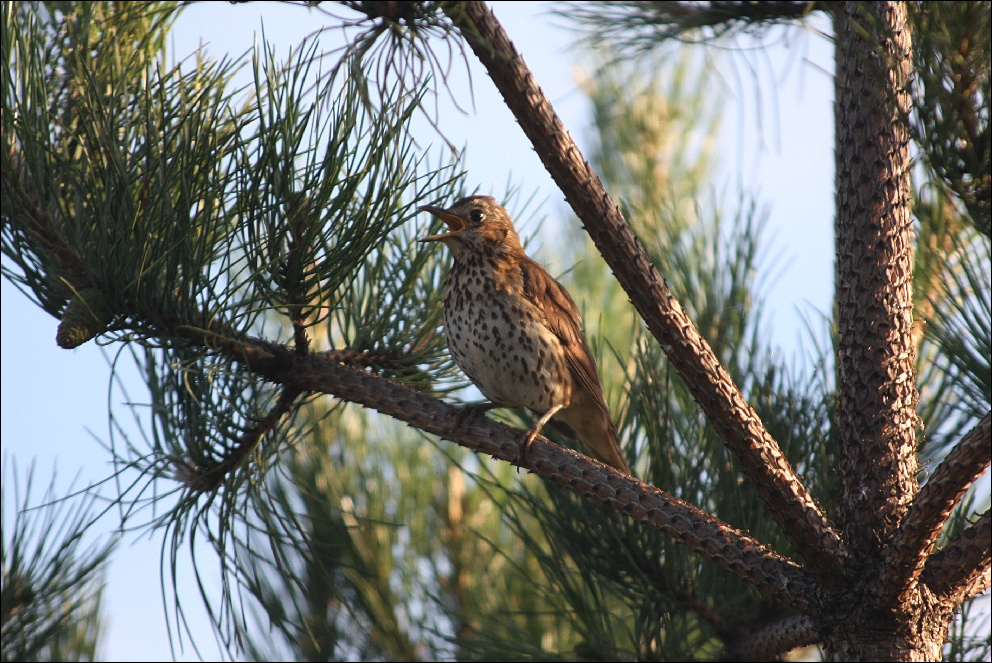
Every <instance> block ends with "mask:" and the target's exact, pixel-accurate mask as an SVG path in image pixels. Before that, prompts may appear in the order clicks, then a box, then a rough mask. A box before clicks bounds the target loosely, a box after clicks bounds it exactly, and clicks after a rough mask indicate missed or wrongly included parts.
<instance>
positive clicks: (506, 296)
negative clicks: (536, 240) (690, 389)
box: [420, 196, 630, 474]
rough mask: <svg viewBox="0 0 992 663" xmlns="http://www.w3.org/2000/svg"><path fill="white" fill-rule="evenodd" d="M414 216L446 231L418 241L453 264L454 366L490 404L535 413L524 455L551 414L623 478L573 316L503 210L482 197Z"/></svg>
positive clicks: (450, 336) (447, 319) (450, 326)
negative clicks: (429, 217) (434, 220)
mask: <svg viewBox="0 0 992 663" xmlns="http://www.w3.org/2000/svg"><path fill="white" fill-rule="evenodd" d="M420 209H421V210H424V211H427V212H430V213H431V214H433V215H434V216H436V217H438V218H440V219H441V220H442V221H444V222H445V223H446V224H447V225H448V232H446V233H442V234H439V235H432V236H430V237H425V238H424V239H422V240H421V241H422V242H443V243H444V244H445V245H446V246H447V247H448V249H449V250H450V251H451V253H452V255H453V256H454V259H455V261H454V265H453V266H452V268H451V272H450V273H449V274H448V278H447V279H446V280H445V283H444V326H445V335H446V337H447V341H448V347H449V348H450V349H451V354H452V356H453V357H454V359H455V362H456V363H457V364H458V366H459V367H461V369H462V370H463V371H465V373H466V375H468V377H469V378H470V379H471V380H472V382H473V383H475V385H476V386H477V387H478V388H479V389H480V390H481V391H482V393H483V394H485V396H486V397H487V398H488V399H489V400H491V401H492V402H493V405H494V406H496V407H511V408H512V407H526V408H530V409H531V410H533V411H534V412H537V413H539V414H541V415H542V416H541V418H540V419H539V420H538V421H537V423H536V424H535V425H534V426H533V427H532V428H531V429H530V430H529V431H528V432H527V434H526V436H525V437H524V442H523V447H522V450H523V452H526V449H527V446H528V445H529V444H530V443H531V442H532V441H533V439H534V437H536V436H537V434H538V433H539V432H540V431H541V428H542V427H543V426H544V425H545V424H546V423H547V422H548V420H549V419H552V417H553V419H554V420H553V422H552V423H556V424H564V426H560V427H561V428H562V429H564V430H565V432H566V433H568V432H569V431H571V432H574V436H577V437H578V439H579V441H580V442H581V443H582V444H583V446H584V447H585V449H586V451H587V452H588V453H589V454H590V455H591V456H592V457H593V458H595V459H597V460H599V461H601V462H603V463H606V464H608V465H612V466H613V467H615V468H616V469H618V470H620V471H621V472H625V473H627V474H630V466H628V465H627V461H626V460H624V458H623V456H622V455H621V453H620V448H619V446H618V444H617V430H616V427H615V426H614V424H613V420H612V419H611V418H610V412H609V410H608V409H607V407H606V401H605V399H604V398H603V387H602V385H601V384H600V382H599V376H598V375H597V373H596V361H595V360H594V359H593V357H592V353H591V352H590V351H589V345H588V344H587V343H586V339H585V336H584V335H583V333H582V319H581V317H580V316H579V309H578V307H577V306H576V305H575V302H574V301H572V298H571V296H570V295H569V294H568V292H567V291H566V290H565V288H563V287H562V285H561V284H560V283H558V282H557V281H556V280H554V279H553V278H551V276H550V275H549V274H548V273H547V272H546V271H545V270H544V268H543V267H541V266H540V265H539V264H537V263H536V262H534V261H533V260H531V259H530V258H529V257H528V256H527V254H525V253H524V249H523V246H522V245H521V243H520V238H519V237H518V236H517V233H516V231H514V229H513V223H512V222H511V221H510V217H509V216H508V215H507V213H506V210H504V209H503V207H502V206H501V205H499V203H497V202H496V200H495V199H493V198H490V197H489V196H469V197H468V198H462V199H461V200H459V201H458V202H456V203H455V204H454V205H453V206H452V207H451V208H450V209H441V208H439V207H421V208H420Z"/></svg>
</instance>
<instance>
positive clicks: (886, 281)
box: [824, 2, 950, 661]
mask: <svg viewBox="0 0 992 663" xmlns="http://www.w3.org/2000/svg"><path fill="white" fill-rule="evenodd" d="M834 21H835V34H836V42H837V43H836V49H837V54H836V58H837V65H836V66H837V71H836V76H835V81H836V83H835V85H836V108H835V113H836V131H837V137H836V141H837V151H836V155H837V157H836V158H837V163H836V167H837V219H836V250H837V262H836V288H837V291H836V294H835V297H836V307H837V326H838V329H837V333H838V355H837V401H838V403H837V407H838V409H837V415H838V430H839V434H840V440H839V444H840V447H839V458H838V475H839V476H838V479H839V486H838V489H839V493H840V494H839V500H838V514H837V516H838V525H839V526H840V527H841V529H842V531H843V532H844V536H845V539H846V541H847V543H848V545H849V546H850V550H851V552H852V555H853V563H852V565H851V571H852V573H851V576H850V577H849V583H850V584H849V585H848V588H847V590H848V591H846V592H841V593H839V594H838V595H835V596H836V597H837V598H836V605H834V606H830V607H828V609H827V610H826V611H825V614H826V615H827V620H828V622H829V623H827V624H825V627H826V630H827V632H826V633H825V634H824V636H825V645H826V654H827V656H828V658H830V659H832V660H876V661H884V660H902V661H917V660H938V659H939V658H940V654H941V645H942V643H943V639H944V636H945V635H946V633H947V624H948V619H949V616H950V615H949V611H947V610H946V609H945V608H942V607H941V606H940V605H939V604H938V602H937V601H936V600H934V599H933V598H932V595H929V593H928V591H927V590H926V588H925V587H922V586H919V587H918V588H917V589H916V590H915V591H914V592H913V593H912V595H911V596H894V595H893V592H886V588H885V587H884V586H882V583H880V582H879V579H880V578H881V577H882V575H883V574H882V569H883V568H884V564H885V551H886V548H887V546H889V545H890V544H891V542H892V539H893V535H894V534H895V532H896V530H897V528H898V526H899V524H900V522H901V521H902V519H903V517H904V516H905V514H906V511H907V509H908V508H909V505H910V503H911V502H912V500H913V498H914V496H915V495H916V493H917V491H918V489H919V485H918V483H917V478H916V475H917V462H916V434H915V433H916V428H917V426H916V404H917V399H918V392H917V387H916V376H915V370H914V365H915V351H914V345H913V336H912V332H913V329H912V312H913V308H912V301H913V297H912V276H913V231H912V220H911V217H910V181H909V167H910V160H909V137H908V131H907V127H906V124H905V116H906V113H907V112H908V108H909V100H908V94H907V84H908V81H909V75H910V67H911V61H910V40H911V36H910V33H909V30H908V26H907V23H906V7H905V6H904V5H903V4H902V3H897V2H872V3H857V2H849V3H845V4H844V5H843V6H842V7H838V9H837V11H836V13H835V18H834ZM842 595H843V599H842V598H840V597H841V596H842Z"/></svg>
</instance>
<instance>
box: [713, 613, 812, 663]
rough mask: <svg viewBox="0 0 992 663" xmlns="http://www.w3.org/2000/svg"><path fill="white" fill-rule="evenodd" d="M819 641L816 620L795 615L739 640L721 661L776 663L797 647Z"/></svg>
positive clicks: (724, 654)
mask: <svg viewBox="0 0 992 663" xmlns="http://www.w3.org/2000/svg"><path fill="white" fill-rule="evenodd" d="M819 641H820V635H819V634H818V633H817V632H816V626H815V624H814V623H813V620H812V619H810V618H809V617H807V616H806V615H795V616H792V617H786V618H785V619H783V620H780V621H778V622H775V623H774V624H771V625H770V626H766V627H765V628H762V629H759V630H758V631H755V632H754V633H751V634H749V635H747V636H746V637H742V638H740V639H739V640H736V641H735V642H734V643H733V644H732V645H731V646H730V647H728V648H727V650H726V651H725V652H724V653H723V656H722V660H724V661H776V660H781V659H782V656H783V655H785V654H787V653H789V652H790V651H792V650H793V649H796V648H797V647H806V646H808V645H812V644H815V643H817V642H819Z"/></svg>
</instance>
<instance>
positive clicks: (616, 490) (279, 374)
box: [182, 327, 818, 610]
mask: <svg viewBox="0 0 992 663" xmlns="http://www.w3.org/2000/svg"><path fill="white" fill-rule="evenodd" d="M182 331H183V334H184V335H185V336H186V337H187V338H188V339H189V340H190V341H194V342H195V340H194V339H195V338H196V336H197V331H196V330H195V329H194V328H192V327H183V328H182ZM199 343H201V344H203V345H204V346H206V345H207V344H209V346H210V347H212V348H213V349H214V350H216V351H219V352H221V353H223V354H225V355H226V356H227V357H228V358H229V359H231V360H233V361H237V362H242V363H244V364H246V365H247V366H248V367H249V368H250V369H251V370H253V371H255V372H256V373H257V374H258V375H260V376H262V377H263V378H265V379H267V380H270V381H272V382H276V383H279V384H282V385H283V386H284V387H285V388H287V389H295V390H299V391H300V392H314V393H323V394H328V395H332V396H335V397H337V398H340V399H342V400H345V401H349V402H352V403H357V404H359V405H362V406H364V407H366V408H370V409H373V410H377V411H379V412H381V413H382V414H386V415H389V416H391V417H394V418H396V419H398V420H400V421H403V422H406V423H407V424H410V425H411V426H413V427H415V428H418V429H420V430H423V431H425V432H428V433H432V434H435V435H438V436H440V437H442V438H444V439H446V440H451V441H452V442H455V443H457V444H460V445H462V446H464V447H467V448H469V449H472V450H473V451H476V452H480V453H485V454H488V455H490V456H493V457H494V458H498V459H500V460H505V461H508V462H511V463H514V464H516V465H518V466H519V467H522V468H525V469H529V470H531V471H533V472H534V473H535V474H538V475H539V476H542V477H544V478H545V479H548V480H550V481H553V482H555V483H559V484H561V485H564V486H566V487H568V488H570V489H572V490H574V491H576V492H577V493H579V494H581V495H584V496H585V497H587V498H589V499H592V500H594V501H597V502H600V503H601V504H604V505H606V506H609V507H610V508H612V509H615V510H617V511H620V512H622V513H626V514H627V515H628V516H630V517H631V518H633V519H635V520H637V521H639V522H642V523H644V524H646V525H648V526H650V527H653V528H655V529H658V530H659V531H661V532H664V533H665V534H667V535H669V536H671V537H673V538H675V539H677V540H679V541H681V542H682V543H685V544H686V545H688V546H689V547H690V548H692V549H693V550H695V551H696V552H698V553H699V554H700V555H702V556H704V557H707V558H709V559H712V560H713V561H715V562H716V563H717V564H719V565H720V566H723V567H724V568H726V569H728V570H730V571H732V572H733V573H735V574H737V575H739V576H741V577H742V578H744V579H745V580H747V581H748V582H749V583H751V584H752V585H753V586H754V587H755V588H757V589H758V590H759V591H760V592H762V593H764V594H768V595H769V596H772V597H774V598H777V599H779V600H782V601H784V602H786V603H788V604H790V605H792V606H794V607H796V608H797V609H800V610H802V609H809V606H810V604H811V603H812V602H814V601H815V597H816V596H817V595H818V589H817V586H816V583H815V581H814V580H813V579H812V577H811V576H809V574H808V573H807V572H806V571H805V570H803V569H802V568H801V567H799V566H798V565H796V564H795V563H793V562H791V561H790V560H788V559H785V558H783V557H781V556H780V555H778V554H776V553H774V552H772V551H770V550H768V549H766V548H764V546H762V545H761V544H760V543H758V542H757V541H755V540H753V539H751V538H750V537H748V536H746V535H745V534H743V533H741V532H739V531H737V530H735V529H734V528H732V527H730V526H729V525H727V524H726V523H723V522H722V521H720V520H718V519H717V518H714V517H713V516H710V515H709V514H707V513H705V512H703V511H701V510H700V509H698V508H696V507H694V506H692V505H690V504H688V503H686V502H683V501H682V500H679V499H677V498H675V497H672V496H671V495H668V494H666V493H664V492H663V491H661V490H658V489H656V488H654V487H651V486H647V485H645V484H643V483H641V482H639V481H637V480H635V479H633V478H631V477H628V476H626V475H623V474H621V473H619V472H617V471H615V470H613V469H612V468H609V467H607V466H605V465H602V464H600V463H597V462H596V461H593V460H592V459H590V458H588V457H586V456H583V455H581V454H579V453H578V452H575V451H572V450H571V449H565V448H563V447H560V446H558V445H556V444H554V443H552V442H550V441H548V440H547V439H545V438H543V437H538V438H537V439H536V440H535V441H534V443H533V444H532V445H531V446H530V448H529V450H528V452H527V455H526V458H525V459H522V460H521V459H520V458H519V455H520V454H519V451H520V439H521V438H520V436H521V434H522V431H520V430H517V429H514V428H510V427H508V426H505V425H503V424H500V423H497V422H494V421H491V420H489V419H486V418H484V417H477V418H474V419H473V420H471V421H470V422H469V423H468V425H467V426H466V424H465V422H464V419H465V417H464V416H463V413H462V411H461V410H460V409H458V408H455V407H453V406H450V405H447V404H445V403H444V402H442V401H440V400H438V399H435V398H431V397H430V396H426V395H424V394H422V393H420V392H417V391H414V390H413V389H410V388H408V387H405V386H403V385H400V384H397V383H395V382H391V381H389V380H386V379H385V378H381V377H378V376H375V375H370V374H368V373H365V372H363V371H360V370H356V369H354V368H351V367H349V366H344V365H342V364H340V363H338V362H337V361H336V359H337V355H336V353H333V352H331V353H316V354H311V355H307V356H301V355H299V354H297V353H295V352H293V351H292V350H290V349H288V348H284V347H281V346H278V345H276V344H273V343H269V342H267V341H262V340H258V339H242V340H235V339H226V338H224V337H222V336H220V335H218V334H215V333H210V334H203V335H202V336H201V337H200V340H199Z"/></svg>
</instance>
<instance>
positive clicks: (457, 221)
mask: <svg viewBox="0 0 992 663" xmlns="http://www.w3.org/2000/svg"><path fill="white" fill-rule="evenodd" d="M420 209H421V210H422V211H424V212H430V213H431V214H433V215H434V216H436V217H437V218H439V219H441V220H442V221H444V222H445V223H446V224H447V225H448V232H445V233H440V234H438V235H431V236H430V237H425V238H423V239H422V240H420V241H421V242H444V243H445V245H447V247H448V248H449V249H450V250H451V252H452V253H453V254H454V255H455V257H458V256H459V255H464V254H467V253H472V252H476V251H483V250H486V249H487V248H488V249H491V250H495V251H496V252H504V251H517V250H520V251H522V250H523V248H522V246H521V244H520V237H519V236H517V233H516V231H515V230H514V229H513V222H512V221H510V215H509V214H507V213H506V210H505V209H503V206H502V205H500V204H499V203H497V202H496V199H495V198H492V197H490V196H469V197H467V198H462V199H461V200H459V201H458V202H456V203H455V204H454V205H452V206H451V207H450V208H448V209H442V208H440V207H432V206H430V205H425V206H424V207H421V208H420Z"/></svg>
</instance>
